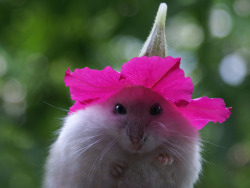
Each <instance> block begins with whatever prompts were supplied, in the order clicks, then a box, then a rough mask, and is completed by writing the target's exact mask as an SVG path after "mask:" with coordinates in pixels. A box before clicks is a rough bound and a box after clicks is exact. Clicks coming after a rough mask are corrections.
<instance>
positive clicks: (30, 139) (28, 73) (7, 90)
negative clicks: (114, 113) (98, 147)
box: [0, 0, 250, 188]
mask: <svg viewBox="0 0 250 188" xmlns="http://www.w3.org/2000/svg"><path fill="white" fill-rule="evenodd" d="M160 2H162V1H159V0H151V1H149V0H126V1H124V0H109V1H107V0H95V1H93V0H92V1H89V0H73V1H68V0H0V187H3V188H36V187H40V186H41V182H42V177H43V166H44V163H45V159H46V156H47V154H48V148H49V145H50V144H51V143H52V142H53V140H54V139H55V132H56V130H58V129H59V128H60V126H61V124H62V118H63V117H65V116H66V115H67V110H68V109H69V107H70V106H71V105H72V104H73V102H72V101H71V99H70V95H69V89H68V88H66V87H65V86H64V73H65V71H66V69H67V67H69V68H70V69H71V70H74V69H75V68H83V67H85V66H88V67H90V68H95V69H103V68H104V67H105V66H107V65H110V66H112V67H114V68H115V69H117V70H119V68H120V67H121V65H122V64H123V63H125V62H126V61H128V60H129V59H130V58H132V57H134V56H138V54H139V51H140V49H141V47H142V45H143V41H145V40H146V38H147V36H148V34H149V31H150V29H151V26H152V23H153V21H154V17H155V14H156V11H157V9H158V6H159V4H160ZM167 3H168V17H167V22H166V24H167V26H166V27H167V41H168V49H169V52H168V55H171V56H175V57H176V56H181V57H182V63H183V65H182V66H183V68H184V70H185V72H186V75H187V76H191V78H192V79H193V82H194V84H195V85H194V94H193V97H194V98H195V97H201V96H204V95H206V96H208V97H221V98H223V99H224V100H225V102H226V104H227V106H232V107H233V110H232V115H231V117H230V119H228V120H227V121H226V122H225V123H223V124H212V123H209V124H208V125H207V126H206V127H205V128H204V129H203V130H201V137H202V138H203V139H204V140H205V142H204V151H203V157H204V163H203V173H202V175H201V178H200V181H199V182H198V183H197V185H196V187H197V188H211V187H214V188H221V187H222V188H224V187H225V188H249V187H250V109H249V108H250V77H249V74H248V73H249V65H250V62H249V59H250V58H249V57H250V1H249V0H211V1H208V0H172V1H170V0H169V1H167ZM221 17H222V18H221ZM232 54H233V55H234V56H236V57H237V58H238V60H237V59H236V60H235V61H233V66H232V67H231V69H229V70H227V68H225V67H224V68H223V69H226V73H228V74H229V75H230V76H231V78H232V79H233V80H234V79H236V81H237V76H235V74H236V75H242V74H243V75H244V76H242V79H241V80H240V81H238V82H237V83H230V81H225V80H223V77H222V76H221V74H220V71H219V70H220V69H219V68H220V62H221V61H222V60H223V58H224V57H231V56H230V55H232ZM239 57H240V60H239ZM227 60H228V59H227ZM238 61H241V63H239V62H238ZM242 61H243V65H244V66H243V70H242ZM226 67H227V66H226ZM228 67H229V65H228ZM240 67H241V68H240ZM229 68H230V67H229ZM238 69H239V70H238ZM230 71H231V72H230ZM232 71H233V73H235V74H233V73H232ZM244 71H245V73H244ZM242 72H243V73H242Z"/></svg>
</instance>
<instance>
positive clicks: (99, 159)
mask: <svg viewBox="0 0 250 188" xmlns="http://www.w3.org/2000/svg"><path fill="white" fill-rule="evenodd" d="M114 145H115V141H114V140H113V141H111V142H109V143H108V144H107V145H106V147H105V148H104V149H103V151H102V153H101V154H100V155H99V156H98V157H97V158H96V160H95V162H94V163H93V165H92V167H91V170H90V174H89V176H88V181H87V187H89V186H90V185H91V183H92V181H93V178H94V176H95V174H96V170H97V169H98V168H99V166H100V165H101V162H102V160H103V159H104V157H105V156H106V154H107V153H108V151H109V150H110V149H111V148H112V147H113V146H114Z"/></svg>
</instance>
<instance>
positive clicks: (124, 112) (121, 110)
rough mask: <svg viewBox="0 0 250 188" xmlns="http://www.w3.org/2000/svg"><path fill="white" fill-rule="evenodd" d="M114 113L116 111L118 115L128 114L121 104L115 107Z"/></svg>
mask: <svg viewBox="0 0 250 188" xmlns="http://www.w3.org/2000/svg"><path fill="white" fill-rule="evenodd" d="M114 111H115V113H116V114H126V113H127V111H126V109H125V107H124V106H122V105H121V104H117V105H115V110H114Z"/></svg>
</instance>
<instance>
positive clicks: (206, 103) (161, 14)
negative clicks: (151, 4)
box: [65, 4, 231, 130]
mask: <svg viewBox="0 0 250 188" xmlns="http://www.w3.org/2000/svg"><path fill="white" fill-rule="evenodd" d="M165 16H166V4H161V6H160V8H159V11H158V13H157V16H156V20H155V24H154V26H153V29H152V31H151V34H150V36H149V38H148V40H147V41H146V43H145V45H144V47H143V49H142V52H141V54H140V56H142V57H135V58H132V59H131V60H130V61H128V62H127V63H125V64H123V65H122V67H121V71H120V72H117V71H115V70H114V69H112V68H111V67H109V66H107V67H106V68H105V69H103V70H93V69H89V68H88V67H86V68H83V69H76V70H74V71H73V72H71V71H70V70H69V69H68V70H67V71H66V73H65V85H66V86H69V87H70V93H71V98H72V99H73V100H74V101H75V104H74V105H73V106H72V107H71V108H70V110H69V114H72V113H74V112H76V111H78V110H80V109H84V108H86V107H87V106H89V105H91V104H93V103H95V102H100V101H103V100H106V99H107V98H109V97H111V96H112V95H114V94H116V93H118V92H119V91H121V90H122V89H123V88H125V87H131V86H143V87H145V88H149V89H151V90H152V91H154V92H157V93H159V94H160V95H161V96H162V97H164V98H165V99H166V100H167V101H169V102H171V103H173V104H175V106H176V108H177V110H178V111H179V112H180V113H181V114H182V115H183V116H184V117H185V118H186V119H187V120H188V121H189V122H190V123H191V124H192V125H193V126H194V127H195V128H196V129H198V130H200V129H202V128H203V127H204V126H205V125H206V124H207V123H208V122H210V121H212V122H214V123H216V122H219V123H222V122H224V121H225V120H226V119H227V118H229V116H230V114H231V112H230V110H231V108H226V106H225V103H224V101H223V99H220V98H208V97H201V98H197V99H191V97H192V93H193V83H192V80H191V78H189V77H185V75H184V71H183V70H182V69H180V67H179V66H180V60H181V58H173V57H171V56H167V57H165V56H166V42H165ZM162 19H163V20H164V21H162ZM162 25H163V26H162ZM162 30H164V31H162ZM147 56H152V57H147ZM159 56H161V57H159Z"/></svg>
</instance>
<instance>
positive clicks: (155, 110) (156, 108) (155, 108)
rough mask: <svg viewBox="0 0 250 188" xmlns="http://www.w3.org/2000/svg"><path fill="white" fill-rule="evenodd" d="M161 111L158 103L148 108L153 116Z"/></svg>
mask: <svg viewBox="0 0 250 188" xmlns="http://www.w3.org/2000/svg"><path fill="white" fill-rule="evenodd" d="M161 112H162V108H161V106H160V105H159V104H155V105H153V106H152V107H151V108H150V111H149V113H150V114H151V115H152V116H154V115H158V114H160V113H161Z"/></svg>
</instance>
